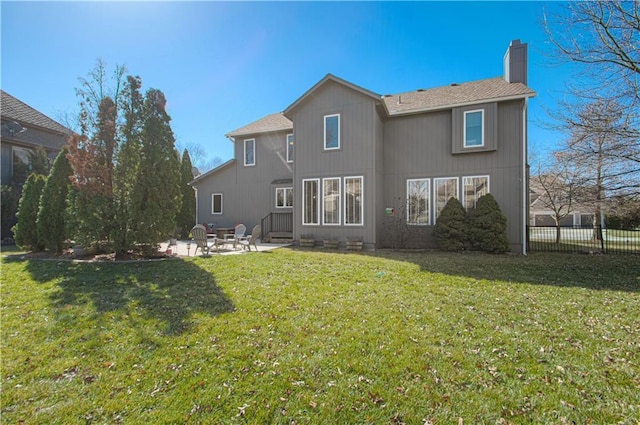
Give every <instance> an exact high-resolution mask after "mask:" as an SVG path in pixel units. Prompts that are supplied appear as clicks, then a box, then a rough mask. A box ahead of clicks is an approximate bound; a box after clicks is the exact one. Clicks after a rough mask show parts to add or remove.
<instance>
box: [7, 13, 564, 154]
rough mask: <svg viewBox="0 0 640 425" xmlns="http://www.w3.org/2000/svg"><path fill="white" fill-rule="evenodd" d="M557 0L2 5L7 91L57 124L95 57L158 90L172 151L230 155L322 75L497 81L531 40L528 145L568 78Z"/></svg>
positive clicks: (549, 144)
mask: <svg viewBox="0 0 640 425" xmlns="http://www.w3.org/2000/svg"><path fill="white" fill-rule="evenodd" d="M561 6H562V5H561V3H557V2H548V3H547V2H403V3H396V2H320V3H311V2H300V3H298V2H259V3H253V2H233V3H231V2H188V3H185V2H35V3H34V2H7V1H2V2H1V13H2V34H1V36H2V40H1V41H2V69H1V71H2V74H1V86H2V89H3V90H5V91H7V92H8V93H10V94H12V95H13V96H15V97H17V98H19V99H20V100H22V101H24V102H26V103H27V104H29V105H31V106H32V107H34V108H36V109H38V110H39V111H41V112H43V113H45V114H47V115H49V116H51V117H52V118H56V117H58V116H60V111H62V112H68V113H71V112H73V111H76V110H77V98H76V96H75V92H74V88H76V87H78V86H79V83H78V77H81V76H86V75H87V73H88V72H89V71H90V70H91V69H92V68H93V67H94V65H95V63H96V59H97V58H102V59H103V60H104V61H105V62H106V63H107V65H108V69H109V70H113V68H114V66H115V65H116V64H124V65H126V67H127V69H128V71H129V73H130V74H134V75H139V76H140V77H142V82H143V88H144V89H147V88H151V87H153V88H157V89H160V90H162V91H163V92H164V93H165V95H166V97H167V99H168V112H169V114H170V115H171V117H172V122H171V125H172V128H173V131H174V133H175V136H176V141H177V145H178V146H179V147H185V146H187V145H189V144H197V145H200V146H201V147H202V148H203V149H204V150H205V152H206V155H207V157H208V158H209V159H211V158H214V157H219V158H221V159H222V160H227V159H230V158H231V157H232V156H233V150H232V144H231V142H230V141H229V140H228V139H226V138H225V137H224V134H225V133H228V132H230V131H232V130H234V129H236V128H238V127H241V126H243V125H245V124H248V123H250V122H252V121H255V120H256V119H259V118H261V117H263V116H265V115H267V114H270V113H273V112H278V111H282V110H284V109H285V108H286V107H287V106H289V105H290V104H291V103H293V102H294V101H295V100H296V99H297V98H298V97H299V96H300V95H302V94H303V93H304V92H305V91H306V90H308V89H309V88H310V87H311V86H313V85H314V84H315V83H316V82H318V81H319V80H320V79H321V78H322V77H324V76H325V75H326V74H327V73H332V74H335V75H337V76H338V77H341V78H343V79H346V80H348V81H350V82H352V83H354V84H357V85H359V86H362V87H364V88H367V89H369V90H371V91H374V92H376V93H379V94H388V93H398V92H404V91H410V90H415V89H417V88H430V87H437V86H441V85H448V84H450V83H452V82H466V81H472V80H478V79H483V78H490V77H495V76H500V75H502V73H503V71H502V59H503V56H504V53H505V51H506V49H507V46H508V44H509V42H510V41H511V40H512V39H520V40H521V41H522V42H526V43H528V44H529V86H530V87H532V88H533V89H534V90H536V91H537V93H538V95H537V96H536V97H535V98H534V99H532V100H531V101H530V115H529V119H530V131H529V138H530V147H531V150H533V151H535V152H536V153H537V155H540V156H542V155H544V153H545V152H547V151H549V150H550V149H552V148H553V147H554V146H555V144H556V143H558V142H559V137H561V135H558V134H555V133H553V132H550V131H548V130H546V129H545V126H544V124H545V123H546V122H548V121H549V118H548V116H547V113H546V112H545V108H550V109H553V107H554V104H555V101H556V99H558V98H560V97H561V96H562V90H563V87H564V81H565V80H566V79H567V78H569V74H568V70H567V69H565V68H564V67H557V66H551V65H550V63H549V59H548V57H547V56H546V52H548V51H549V50H550V49H551V48H550V46H549V44H548V42H547V36H546V34H545V33H544V31H543V29H542V26H541V25H540V20H541V18H542V14H543V11H544V10H546V11H548V12H553V11H554V10H558V8H559V7H561Z"/></svg>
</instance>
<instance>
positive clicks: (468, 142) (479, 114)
mask: <svg viewBox="0 0 640 425" xmlns="http://www.w3.org/2000/svg"><path fill="white" fill-rule="evenodd" d="M463 128H464V135H463V140H464V147H465V148H476V147H481V146H484V110H483V109H478V110H475V111H466V112H465V113H464V127H463Z"/></svg>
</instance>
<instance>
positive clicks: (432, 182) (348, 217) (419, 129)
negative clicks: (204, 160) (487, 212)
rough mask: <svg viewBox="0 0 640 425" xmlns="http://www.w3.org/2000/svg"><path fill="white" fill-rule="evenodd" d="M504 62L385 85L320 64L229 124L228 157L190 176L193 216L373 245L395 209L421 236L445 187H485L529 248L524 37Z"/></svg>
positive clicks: (422, 241) (455, 191) (515, 241)
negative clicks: (307, 84) (296, 89)
mask: <svg viewBox="0 0 640 425" xmlns="http://www.w3.org/2000/svg"><path fill="white" fill-rule="evenodd" d="M504 66H505V70H504V77H498V78H490V79H486V80H480V81H474V82H469V83H463V84H451V85H450V86H445V87H439V88H434V89H418V90H416V91H412V92H407V93H401V94H395V95H384V96H380V95H378V94H376V93H373V92H371V91H369V90H367V89H364V88H362V87H359V86H356V85H354V84H352V83H350V82H347V81H345V80H342V79H340V78H338V77H336V76H334V75H331V74H328V75H327V76H325V77H324V78H323V79H322V80H320V81H319V82H318V83H317V84H316V85H314V86H313V87H311V88H310V89H309V90H308V91H307V92H306V93H304V94H303V95H302V96H300V97H299V98H298V99H297V100H295V101H294V102H293V103H292V104H291V105H290V106H289V107H287V108H286V109H285V111H284V112H283V113H281V114H273V115H269V116H267V117H265V118H263V119H261V120H258V121H256V122H254V123H251V124H249V125H247V126H245V127H242V128H240V129H238V130H235V131H232V132H231V133H229V134H227V136H228V137H229V138H230V139H231V140H232V141H233V142H234V144H235V158H236V159H233V160H231V161H229V162H227V163H225V164H223V165H221V166H220V167H218V168H216V169H214V170H211V171H210V172H208V173H205V174H203V175H201V176H199V177H197V178H196V179H195V180H194V181H193V182H192V185H193V187H194V188H195V189H196V190H197V202H198V207H197V219H198V222H201V223H214V224H215V226H216V227H233V225H234V224H235V223H244V224H246V225H247V226H248V228H251V226H253V225H255V224H262V226H263V234H264V236H265V238H267V239H268V238H269V234H270V233H274V232H275V233H277V234H280V233H284V232H290V233H289V234H290V235H291V236H292V237H293V239H294V240H299V239H300V236H301V235H306V234H311V235H313V237H314V238H315V239H316V240H323V239H338V240H340V241H341V242H342V243H344V242H345V241H346V240H347V239H348V238H359V239H361V240H362V241H363V242H364V245H365V247H368V248H381V247H386V246H390V237H391V235H390V230H394V229H396V230H397V222H398V221H401V222H402V223H404V224H403V226H402V227H403V229H404V231H407V232H408V233H409V234H410V235H411V238H409V239H408V241H407V245H406V246H407V247H414V248H425V247H432V246H433V238H432V236H431V234H432V230H433V226H434V224H435V222H436V220H437V216H438V214H439V213H440V211H441V210H442V208H443V207H444V205H445V203H446V202H447V200H448V199H449V198H450V197H452V196H453V197H456V198H458V199H460V200H461V201H462V203H463V205H465V207H466V208H468V209H470V208H472V207H473V206H474V205H475V203H476V201H477V200H478V198H479V197H480V196H482V195H484V194H486V193H488V192H491V193H492V194H493V196H494V197H495V198H496V200H497V202H498V204H499V205H500V207H501V209H502V212H503V213H504V214H505V216H506V217H507V225H508V236H509V240H510V243H511V249H512V251H514V252H525V249H526V244H525V241H526V225H527V220H528V205H529V199H528V194H529V192H528V188H527V181H528V174H527V173H528V171H527V170H528V168H527V101H528V99H529V98H531V97H533V96H534V95H535V92H534V91H533V90H531V89H530V88H529V87H527V45H526V44H522V43H520V42H519V40H515V41H513V42H512V43H511V45H510V46H509V49H508V50H507V53H506V55H505V57H504ZM294 141H295V143H294ZM392 211H393V213H391V212H392Z"/></svg>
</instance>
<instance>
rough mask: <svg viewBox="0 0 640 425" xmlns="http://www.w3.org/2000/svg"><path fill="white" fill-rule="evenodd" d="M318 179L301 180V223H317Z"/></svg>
mask: <svg viewBox="0 0 640 425" xmlns="http://www.w3.org/2000/svg"><path fill="white" fill-rule="evenodd" d="M319 185H320V180H319V179H309V180H302V224H318V216H319V214H318V212H319V211H318V210H319V201H320V199H319V197H318V186H319Z"/></svg>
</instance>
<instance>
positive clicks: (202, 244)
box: [191, 224, 217, 255]
mask: <svg viewBox="0 0 640 425" xmlns="http://www.w3.org/2000/svg"><path fill="white" fill-rule="evenodd" d="M191 237H192V238H193V241H194V242H195V243H196V249H195V250H194V251H193V255H196V252H198V248H200V252H201V253H202V254H203V255H209V251H210V250H211V246H212V245H214V244H215V241H216V238H213V243H212V245H209V239H208V238H207V229H206V228H205V227H204V226H203V225H202V224H196V225H195V226H193V228H192V229H191ZM216 248H217V246H216Z"/></svg>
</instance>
